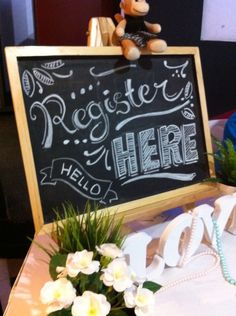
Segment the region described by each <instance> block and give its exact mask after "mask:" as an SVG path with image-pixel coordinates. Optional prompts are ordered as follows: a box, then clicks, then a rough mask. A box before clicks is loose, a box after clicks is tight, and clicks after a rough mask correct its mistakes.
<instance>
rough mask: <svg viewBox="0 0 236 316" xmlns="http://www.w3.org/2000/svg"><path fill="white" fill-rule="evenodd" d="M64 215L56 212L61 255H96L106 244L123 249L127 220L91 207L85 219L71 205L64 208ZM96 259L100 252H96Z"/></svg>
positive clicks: (88, 207)
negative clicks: (122, 229)
mask: <svg viewBox="0 0 236 316" xmlns="http://www.w3.org/2000/svg"><path fill="white" fill-rule="evenodd" d="M62 207H63V213H64V214H63V215H60V214H61V213H59V212H58V211H55V212H56V221H55V222H54V231H53V237H54V238H55V239H56V242H57V244H58V246H59V253H61V254H68V253H71V252H72V253H74V252H76V251H82V250H84V249H87V250H88V251H95V249H96V246H99V245H101V244H103V243H115V244H116V245H117V246H118V247H121V246H122V244H123V241H124V237H123V235H122V233H121V227H122V221H123V219H120V220H117V219H116V218H115V214H113V215H111V214H110V213H109V212H108V211H102V212H99V211H98V206H97V205H94V206H93V207H92V206H91V204H90V203H87V204H86V206H85V210H84V212H83V214H82V215H80V216H78V215H79V212H78V210H76V208H75V207H74V206H73V205H72V204H71V203H66V204H63V206H62ZM95 258H96V252H95Z"/></svg>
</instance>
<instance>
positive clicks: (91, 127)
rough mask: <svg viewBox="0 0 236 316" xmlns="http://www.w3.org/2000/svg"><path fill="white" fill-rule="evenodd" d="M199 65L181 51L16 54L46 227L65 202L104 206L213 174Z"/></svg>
mask: <svg viewBox="0 0 236 316" xmlns="http://www.w3.org/2000/svg"><path fill="white" fill-rule="evenodd" d="M107 49H110V50H111V48H107ZM87 50H88V51H89V50H91V49H90V48H87ZM96 50H97V48H96ZM103 50H104V48H103ZM85 51H86V49H85ZM194 52H197V50H194ZM196 67H199V65H196V56H195V54H192V53H189V54H188V53H187V52H184V53H179V51H177V53H175V52H174V53H168V54H164V55H144V56H142V57H141V58H140V60H138V61H136V62H129V61H127V60H125V59H124V58H123V56H121V55H120V54H113V55H110V54H108V55H106V54H104V55H103V54H102V53H100V54H95V55H94V54H91V53H90V54H86V53H85V54H82V55H81V54H80V55H74V54H68V53H67V54H63V53H60V54H53V53H52V54H43V55H40V56H37V55H35V56H34V55H32V56H31V54H28V55H27V56H24V54H20V56H19V55H18V56H17V70H18V75H19V81H20V82H19V87H20V89H21V92H22V97H23V107H24V113H25V117H26V125H27V130H28V133H29V139H30V143H31V147H32V154H33V162H34V168H35V175H36V179H37V186H38V191H39V196H40V202H41V206H42V210H43V211H42V212H43V220H44V222H45V223H49V222H51V221H52V220H53V216H54V213H53V212H52V209H53V208H55V207H57V206H58V205H61V204H62V203H63V202H65V201H71V202H72V203H73V204H77V205H78V206H79V209H80V210H83V207H84V205H85V203H86V202H87V200H91V201H96V202H97V203H99V204H100V205H101V207H102V208H104V207H109V206H115V205H120V204H123V203H126V202H130V201H135V200H139V199H143V198H146V197H150V196H156V195H160V194H161V193H164V192H169V191H172V190H176V189H180V188H183V187H188V186H192V185H194V184H197V183H200V182H201V181H202V180H203V179H205V178H207V177H209V176H210V169H209V161H208V159H209V158H208V156H207V155H206V152H207V151H208V148H207V146H208V144H207V142H206V132H205V126H204V120H205V118H206V111H205V110H204V114H203V109H202V100H204V97H203V96H202V95H201V93H202V92H199V90H201V89H203V86H201V85H202V83H201V82H200V81H199V78H198V77H197V76H198V75H199V69H196ZM12 86H13V85H12ZM13 89H14V88H13ZM204 102H205V101H204ZM204 106H205V105H204ZM203 116H204V117H203ZM205 125H206V124H205ZM18 128H19V126H18ZM19 133H20V131H19Z"/></svg>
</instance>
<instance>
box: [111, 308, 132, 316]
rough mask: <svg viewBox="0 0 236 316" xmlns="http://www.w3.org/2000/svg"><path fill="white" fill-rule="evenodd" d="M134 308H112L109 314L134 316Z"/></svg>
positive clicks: (113, 315)
mask: <svg viewBox="0 0 236 316" xmlns="http://www.w3.org/2000/svg"><path fill="white" fill-rule="evenodd" d="M133 315H135V314H134V311H133V309H127V308H126V309H125V310H124V309H119V310H111V311H110V313H109V314H108V316H133Z"/></svg>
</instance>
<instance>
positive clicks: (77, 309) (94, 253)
mask: <svg viewBox="0 0 236 316" xmlns="http://www.w3.org/2000/svg"><path fill="white" fill-rule="evenodd" d="M63 207H64V216H63V218H65V219H64V220H62V218H61V217H60V216H59V215H58V214H59V213H58V212H57V213H56V214H57V221H55V223H54V224H55V225H54V229H53V237H54V238H55V240H56V242H57V244H58V249H55V247H54V246H51V247H50V249H46V248H44V247H43V246H42V245H39V246H40V247H41V248H43V250H44V251H46V252H47V253H48V255H49V256H50V263H49V271H50V275H51V277H52V281H49V282H46V284H44V286H43V287H42V289H41V292H40V299H41V301H42V303H44V304H46V305H47V314H48V315H50V316H71V315H72V316H106V315H109V316H127V315H137V316H151V315H155V312H154V306H155V300H154V293H155V292H156V291H157V290H158V289H160V287H161V286H160V285H158V284H156V283H154V282H151V281H146V282H144V283H142V284H140V283H138V282H137V279H136V276H135V274H134V272H133V271H132V269H131V267H130V266H129V265H128V263H127V260H126V257H125V256H124V253H123V251H122V250H121V247H122V244H123V241H124V237H123V235H122V233H121V226H122V220H119V221H117V220H115V218H114V215H110V214H109V213H108V212H100V213H99V212H97V207H95V208H94V209H93V212H92V210H91V206H90V205H89V204H87V206H86V210H85V212H84V215H81V216H77V212H76V210H75V209H74V207H73V206H72V205H70V204H67V205H65V206H63Z"/></svg>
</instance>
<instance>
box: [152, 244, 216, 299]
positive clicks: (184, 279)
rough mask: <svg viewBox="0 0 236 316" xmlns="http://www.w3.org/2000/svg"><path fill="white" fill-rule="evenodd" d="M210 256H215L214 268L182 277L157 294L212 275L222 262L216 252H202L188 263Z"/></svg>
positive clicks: (165, 286)
mask: <svg viewBox="0 0 236 316" xmlns="http://www.w3.org/2000/svg"><path fill="white" fill-rule="evenodd" d="M209 255H210V256H213V257H214V259H215V262H214V264H213V266H212V267H210V268H209V269H206V270H205V271H201V272H196V273H192V274H190V275H186V276H184V277H182V278H180V279H178V280H176V281H172V282H168V283H167V284H165V285H164V286H163V287H162V288H161V289H160V290H158V291H157V292H156V293H157V294H159V293H162V292H165V291H167V290H169V289H170V288H172V287H175V286H178V285H181V284H182V283H185V282H187V281H192V280H194V279H198V278H202V277H204V276H206V275H208V273H210V272H211V271H213V270H214V269H215V268H217V266H218V265H219V262H220V258H219V256H218V254H217V253H216V252H215V251H212V250H209V251H204V252H201V253H199V254H197V255H195V256H193V257H191V258H190V259H189V260H188V263H189V262H190V261H192V260H195V259H197V258H199V257H202V256H209Z"/></svg>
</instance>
